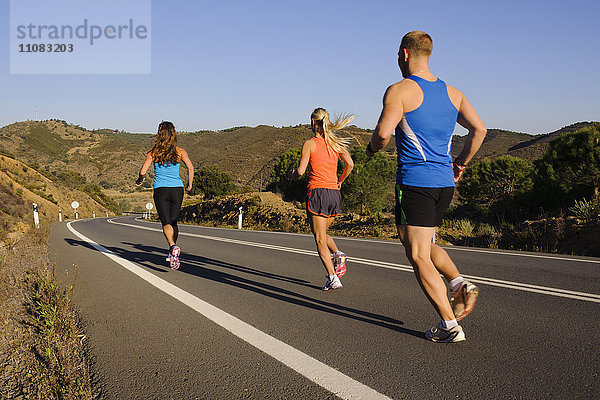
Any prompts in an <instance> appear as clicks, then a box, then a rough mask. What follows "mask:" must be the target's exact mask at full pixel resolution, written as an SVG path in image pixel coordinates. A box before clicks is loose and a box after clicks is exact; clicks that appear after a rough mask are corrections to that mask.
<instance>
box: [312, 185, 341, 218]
mask: <svg viewBox="0 0 600 400" xmlns="http://www.w3.org/2000/svg"><path fill="white" fill-rule="evenodd" d="M306 197H307V199H306V207H307V208H308V212H310V213H311V214H314V215H318V216H321V217H326V218H329V217H335V216H336V215H340V214H341V213H342V206H341V204H342V195H341V193H340V191H339V190H337V189H323V188H316V189H312V190H309V191H308V194H307V196H306Z"/></svg>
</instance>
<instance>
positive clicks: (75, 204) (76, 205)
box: [71, 201, 79, 219]
mask: <svg viewBox="0 0 600 400" xmlns="http://www.w3.org/2000/svg"><path fill="white" fill-rule="evenodd" d="M71 207H73V210H75V219H79V212H78V211H77V208H78V207H79V203H78V202H77V201H74V202H72V203H71Z"/></svg>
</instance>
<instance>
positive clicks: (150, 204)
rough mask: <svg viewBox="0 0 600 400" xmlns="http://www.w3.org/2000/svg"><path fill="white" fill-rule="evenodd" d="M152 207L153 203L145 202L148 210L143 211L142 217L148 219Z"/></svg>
mask: <svg viewBox="0 0 600 400" xmlns="http://www.w3.org/2000/svg"><path fill="white" fill-rule="evenodd" d="M152 208H154V204H152V203H146V209H147V210H148V212H146V213H144V219H150V210H152Z"/></svg>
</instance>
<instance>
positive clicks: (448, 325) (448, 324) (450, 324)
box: [442, 318, 458, 329]
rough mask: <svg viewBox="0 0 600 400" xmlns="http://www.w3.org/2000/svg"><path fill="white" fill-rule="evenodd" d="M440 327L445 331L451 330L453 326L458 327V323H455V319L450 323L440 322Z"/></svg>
mask: <svg viewBox="0 0 600 400" xmlns="http://www.w3.org/2000/svg"><path fill="white" fill-rule="evenodd" d="M442 326H443V327H444V328H446V329H451V328H454V327H455V326H458V322H456V318H455V319H452V320H450V321H444V320H442Z"/></svg>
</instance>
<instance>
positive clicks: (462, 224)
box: [454, 219, 475, 236]
mask: <svg viewBox="0 0 600 400" xmlns="http://www.w3.org/2000/svg"><path fill="white" fill-rule="evenodd" d="M474 228H475V227H474V226H473V223H472V222H471V221H469V220H468V219H459V220H458V221H455V222H454V229H456V230H457V231H458V232H459V233H460V234H461V235H464V236H470V235H471V234H472V233H473V230H474Z"/></svg>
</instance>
